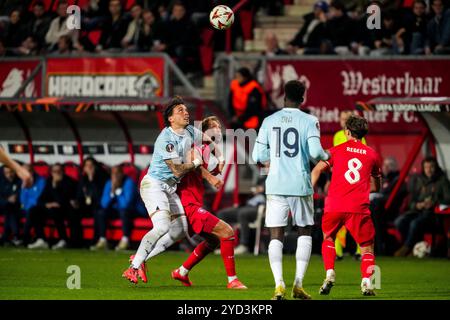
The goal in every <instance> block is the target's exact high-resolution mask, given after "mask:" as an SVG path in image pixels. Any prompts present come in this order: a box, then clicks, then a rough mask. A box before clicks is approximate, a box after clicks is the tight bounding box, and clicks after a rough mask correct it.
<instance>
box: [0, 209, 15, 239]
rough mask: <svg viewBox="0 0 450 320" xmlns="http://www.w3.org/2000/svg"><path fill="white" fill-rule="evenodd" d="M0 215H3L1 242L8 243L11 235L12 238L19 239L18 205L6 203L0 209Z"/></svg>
mask: <svg viewBox="0 0 450 320" xmlns="http://www.w3.org/2000/svg"><path fill="white" fill-rule="evenodd" d="M0 213H4V214H5V222H4V231H3V236H2V242H5V241H8V240H9V237H10V236H11V235H12V236H13V238H18V237H19V221H20V208H19V205H18V204H14V203H7V204H6V205H4V206H1V207H0Z"/></svg>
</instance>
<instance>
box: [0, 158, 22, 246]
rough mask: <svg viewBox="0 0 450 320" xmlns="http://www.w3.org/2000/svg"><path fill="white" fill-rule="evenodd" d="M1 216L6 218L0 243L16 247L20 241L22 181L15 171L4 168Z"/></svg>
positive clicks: (0, 187) (1, 183)
mask: <svg viewBox="0 0 450 320" xmlns="http://www.w3.org/2000/svg"><path fill="white" fill-rule="evenodd" d="M0 170H1V171H3V172H2V173H0V214H3V215H4V216H5V220H4V230H3V235H2V237H1V239H0V243H2V244H6V243H12V244H13V245H15V246H18V245H20V244H21V241H19V220H20V184H21V182H20V179H19V178H18V177H17V176H16V173H15V172H14V170H12V169H11V168H9V167H6V166H3V167H1V168H0Z"/></svg>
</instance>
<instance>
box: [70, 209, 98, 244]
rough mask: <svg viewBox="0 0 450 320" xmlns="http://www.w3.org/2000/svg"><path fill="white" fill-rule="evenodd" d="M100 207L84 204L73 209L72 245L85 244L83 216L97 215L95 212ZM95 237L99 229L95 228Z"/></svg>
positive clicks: (71, 224) (71, 219)
mask: <svg viewBox="0 0 450 320" xmlns="http://www.w3.org/2000/svg"><path fill="white" fill-rule="evenodd" d="M97 210H98V209H96V208H94V206H86V205H82V206H80V207H79V208H78V209H76V210H73V211H72V212H73V214H72V215H71V216H70V217H69V226H70V242H71V246H72V247H82V246H83V227H82V225H81V220H82V219H83V218H93V217H95V212H96V211H97ZM94 233H95V235H94V237H98V231H97V230H95V232H94Z"/></svg>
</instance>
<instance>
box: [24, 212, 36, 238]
mask: <svg viewBox="0 0 450 320" xmlns="http://www.w3.org/2000/svg"><path fill="white" fill-rule="evenodd" d="M33 208H34V207H33ZM33 208H30V209H29V210H25V211H24V213H25V224H24V226H23V243H24V244H28V243H29V242H30V238H31V228H32V227H33V222H32V221H31V212H32V209H33Z"/></svg>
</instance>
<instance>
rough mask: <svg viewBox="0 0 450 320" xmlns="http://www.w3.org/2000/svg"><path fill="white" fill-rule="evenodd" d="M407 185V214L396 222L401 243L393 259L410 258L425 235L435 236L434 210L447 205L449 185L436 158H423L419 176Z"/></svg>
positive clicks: (435, 219) (449, 199) (435, 221)
mask: <svg viewBox="0 0 450 320" xmlns="http://www.w3.org/2000/svg"><path fill="white" fill-rule="evenodd" d="M410 182H411V183H410V190H409V192H410V194H411V201H410V210H409V211H408V212H405V213H404V214H402V215H401V216H399V217H398V218H397V219H396V220H395V226H396V227H397V229H398V230H399V231H400V233H401V234H402V238H403V240H404V244H403V246H402V247H401V248H400V249H398V250H397V251H396V252H395V254H394V255H395V256H396V257H404V256H407V255H408V254H410V253H411V251H412V249H413V248H414V245H415V244H416V243H417V242H419V241H421V239H422V238H423V236H424V234H425V232H426V231H431V232H435V231H436V225H437V222H438V220H437V217H436V214H435V213H434V209H435V207H436V206H437V205H439V204H446V205H450V183H449V181H448V180H447V178H446V176H445V174H444V173H443V172H442V170H441V168H440V167H439V165H438V163H437V161H436V159H435V158H433V157H428V158H425V159H424V160H423V161H422V173H421V174H420V175H418V176H416V177H415V178H413V179H412V181H410Z"/></svg>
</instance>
